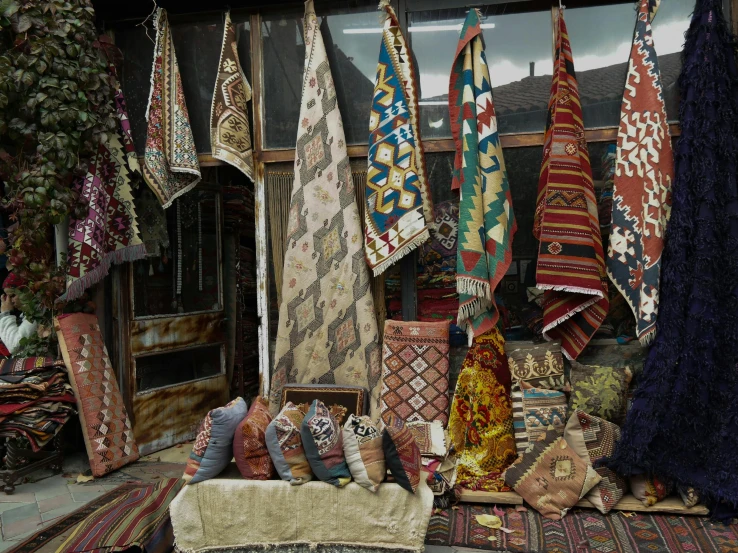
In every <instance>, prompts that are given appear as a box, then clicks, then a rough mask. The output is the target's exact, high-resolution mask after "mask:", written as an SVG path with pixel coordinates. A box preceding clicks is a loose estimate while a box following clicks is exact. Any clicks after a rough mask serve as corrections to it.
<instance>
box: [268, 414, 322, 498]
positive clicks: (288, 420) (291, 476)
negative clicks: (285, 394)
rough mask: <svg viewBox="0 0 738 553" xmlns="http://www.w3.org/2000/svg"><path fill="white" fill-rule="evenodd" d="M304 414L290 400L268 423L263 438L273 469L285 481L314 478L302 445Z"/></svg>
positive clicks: (302, 482)
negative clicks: (301, 430) (301, 432)
mask: <svg viewBox="0 0 738 553" xmlns="http://www.w3.org/2000/svg"><path fill="white" fill-rule="evenodd" d="M304 418H305V415H304V414H303V413H302V411H300V410H299V409H298V408H297V407H296V406H295V404H294V403H292V402H291V401H288V402H287V404H286V405H285V406H284V407H283V408H282V410H281V411H280V412H279V414H277V416H276V417H274V420H272V422H270V423H269V426H267V429H266V433H265V434H264V437H265V438H266V446H267V449H268V450H269V456H270V457H271V458H272V462H273V463H274V468H275V469H277V474H279V477H280V478H281V479H282V480H287V481H288V482H290V483H291V484H294V485H298V484H304V483H305V482H309V481H310V480H312V479H313V473H312V471H311V470H310V464H309V463H308V460H307V457H306V456H305V449H304V448H303V445H302V435H301V434H300V427H301V425H302V420H303V419H304Z"/></svg>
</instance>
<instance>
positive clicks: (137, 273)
mask: <svg viewBox="0 0 738 553" xmlns="http://www.w3.org/2000/svg"><path fill="white" fill-rule="evenodd" d="M219 201H220V196H219V195H216V194H215V193H213V192H210V191H207V190H199V189H197V188H195V189H194V190H193V191H192V192H189V193H187V194H185V195H184V196H182V197H181V198H180V200H179V201H175V203H174V205H172V207H170V208H169V209H167V210H166V211H165V214H166V220H167V234H168V236H169V248H167V249H166V250H162V251H161V255H159V256H158V257H150V258H148V259H143V260H141V261H136V262H135V263H134V265H133V280H134V285H133V312H134V315H135V317H150V316H154V315H177V314H182V313H195V312H200V311H215V310H218V309H221V308H222V307H221V303H220V257H219V239H220V237H219V234H218V227H219V216H218V209H217V204H218V202H219ZM178 212H179V225H178V224H177V214H178ZM178 226H179V228H180V229H181V240H179V241H178V240H177V228H178ZM178 288H180V290H179V293H178Z"/></svg>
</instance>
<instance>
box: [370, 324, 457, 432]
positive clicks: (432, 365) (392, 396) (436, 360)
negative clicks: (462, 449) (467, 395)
mask: <svg viewBox="0 0 738 553" xmlns="http://www.w3.org/2000/svg"><path fill="white" fill-rule="evenodd" d="M449 324H450V323H449V321H441V322H437V323H435V322H433V323H426V322H416V321H412V322H403V321H391V320H390V321H387V322H386V323H385V325H384V346H383V350H382V355H383V368H382V376H383V379H382V395H381V404H380V406H381V407H380V408H381V412H382V420H383V421H384V423H385V424H389V422H388V420H389V416H390V414H392V415H394V416H395V417H399V418H401V419H402V420H403V421H407V422H410V421H434V420H437V421H441V423H442V424H443V425H444V426H446V424H447V423H448V407H449V397H448V365H449V363H448V351H449V341H448V340H449Z"/></svg>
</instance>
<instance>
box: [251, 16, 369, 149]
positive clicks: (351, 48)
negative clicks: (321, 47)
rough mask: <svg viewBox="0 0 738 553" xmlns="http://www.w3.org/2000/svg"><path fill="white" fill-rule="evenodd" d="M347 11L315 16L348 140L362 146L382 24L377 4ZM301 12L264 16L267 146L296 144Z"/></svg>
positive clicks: (302, 48)
mask: <svg viewBox="0 0 738 553" xmlns="http://www.w3.org/2000/svg"><path fill="white" fill-rule="evenodd" d="M319 12H320V10H319ZM350 12H351V13H332V14H329V15H328V16H326V17H319V18H318V19H319V20H320V21H322V23H321V32H322V35H323V41H324V42H325V44H326V51H327V53H328V61H329V63H330V66H331V73H332V75H333V80H334V82H335V85H336V93H337V95H338V105H339V109H340V110H341V116H342V118H343V125H344V132H345V133H346V142H347V143H348V144H366V143H367V140H368V138H369V119H368V118H369V111H370V109H371V101H372V95H373V94H374V76H375V74H376V71H377V58H378V56H379V41H380V32H381V27H380V25H379V22H378V17H376V14H377V13H378V12H376V6H375V5H371V6H365V7H363V8H357V9H353V10H350ZM302 15H303V14H302V12H297V11H295V12H293V13H292V14H290V15H284V14H280V15H278V16H277V15H265V16H264V19H263V22H262V28H261V32H262V45H263V46H262V48H263V53H264V62H263V63H264V108H265V109H264V111H265V117H264V139H265V147H266V148H268V149H278V148H294V147H295V140H296V138H297V123H298V119H299V118H300V98H301V95H302V74H303V68H304V64H305V44H304V42H303V35H302V33H303V27H302ZM321 15H323V14H321V13H318V16H321Z"/></svg>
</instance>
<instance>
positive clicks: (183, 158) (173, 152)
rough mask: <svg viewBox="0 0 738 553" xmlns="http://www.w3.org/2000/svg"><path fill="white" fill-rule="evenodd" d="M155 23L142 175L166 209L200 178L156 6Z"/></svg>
mask: <svg viewBox="0 0 738 553" xmlns="http://www.w3.org/2000/svg"><path fill="white" fill-rule="evenodd" d="M154 27H155V28H156V44H155V46H154V66H153V69H152V71H151V92H150V94H149V105H148V107H147V109H146V120H147V122H148V130H147V135H146V149H145V151H144V166H143V176H144V179H145V180H146V184H148V185H149V187H150V188H151V190H153V192H154V194H156V197H157V198H158V199H159V202H160V203H161V205H162V207H164V209H166V208H168V207H169V206H170V205H172V202H173V201H174V200H175V199H176V198H178V197H179V196H181V195H182V194H184V193H186V192H188V191H189V190H191V189H192V188H194V187H195V186H196V185H197V183H198V182H200V164H199V163H198V161H197V150H196V149H195V139H194V138H193V137H192V128H191V127H190V117H189V115H188V113H187V105H186V104H185V98H184V91H183V89H182V77H181V76H180V74H179V66H178V65H177V56H176V55H175V54H174V42H172V33H171V29H170V28H169V20H168V19H167V12H166V10H163V9H161V8H159V9H157V11H156V16H155V18H154Z"/></svg>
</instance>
